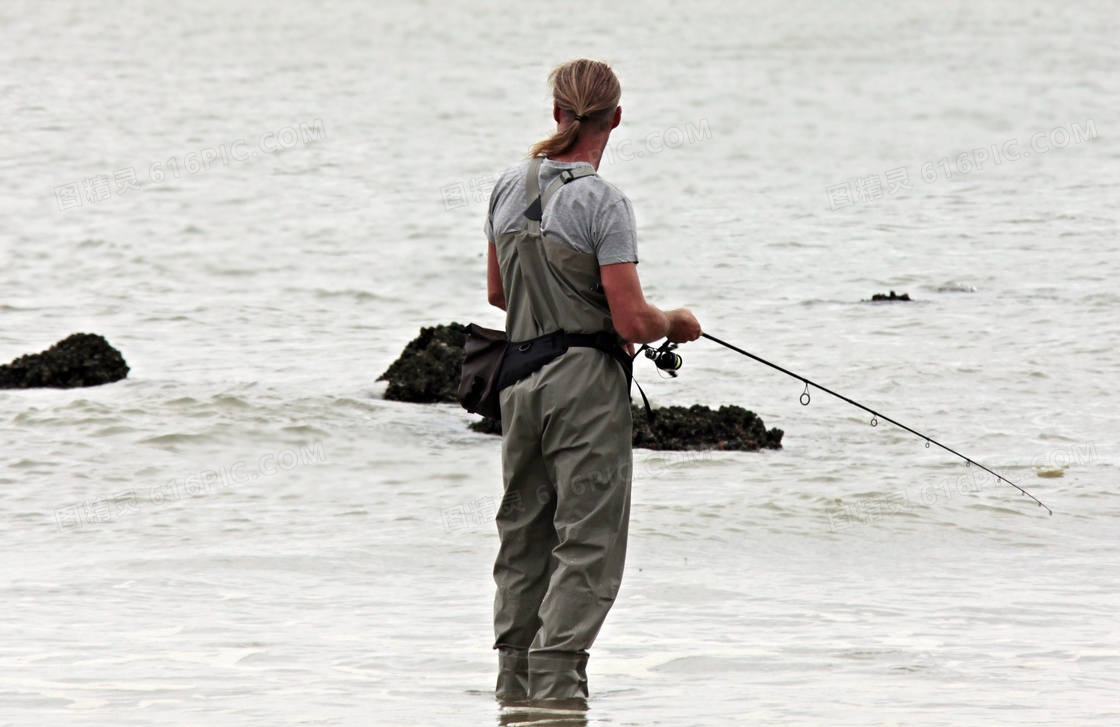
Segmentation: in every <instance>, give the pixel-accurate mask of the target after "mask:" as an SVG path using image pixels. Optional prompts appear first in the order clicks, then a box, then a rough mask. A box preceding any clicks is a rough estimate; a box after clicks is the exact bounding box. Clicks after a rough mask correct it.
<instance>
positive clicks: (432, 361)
mask: <svg viewBox="0 0 1120 727" xmlns="http://www.w3.org/2000/svg"><path fill="white" fill-rule="evenodd" d="M466 342H467V327H466V326H464V325H462V324H461V323H449V324H448V325H446V326H433V327H431V328H421V329H420V335H419V336H417V337H416V338H414V339H412V340H411V341H410V342H409V343H408V345H407V346H405V347H404V351H402V352H401V355H400V358H398V359H397V360H396V361H394V362H393V363H392V365H390V366H389V368H387V369H386V370H385V373H383V374H381V376H379V377H378V378H377V380H378V381H388V382H389V387H388V388H387V389H386V390H385V398H386V399H394V400H396V401H409V402H413V403H417V404H435V403H440V402H456V403H457V402H458V401H459V379H460V378H462V375H463V355H464V354H463V345H464V344H465V343H466Z"/></svg>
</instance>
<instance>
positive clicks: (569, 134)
mask: <svg viewBox="0 0 1120 727" xmlns="http://www.w3.org/2000/svg"><path fill="white" fill-rule="evenodd" d="M548 84H549V85H550V86H552V100H553V101H555V102H556V105H557V106H559V107H560V111H561V112H563V113H567V114H571V115H572V117H573V120H572V123H570V124H568V126H566V127H565V128H564V130H563V131H557V132H556V133H555V134H553V135H552V136H551V137H549V138H547V139H545V140H544V141H539V142H537V143H536V144H534V145H533V146H532V148H531V149H529V156H530V157H550V156H554V155H557V154H563V153H564V152H566V151H568V150H569V149H571V148H572V146H574V145H575V143H576V141H578V140H579V132H580V128H581V126H582V125H583V124H584V123H588V124H591V123H594V124H598V126H599V128H600V129H603V128H606V125H607V124H608V123H609V122H610V117H611V114H612V113H613V112H614V110H615V108H616V107H617V106H618V101H619V99H620V98H622V86H621V85H619V83H618V76H616V75H614V71H612V70H611V67H610V66H608V65H607V64H606V63H601V62H600V61H589V60H587V59H586V58H581V59H579V60H575V61H568V62H567V63H565V64H563V65H560V66H557V67H556V68H554V69H552V73H550V74H548Z"/></svg>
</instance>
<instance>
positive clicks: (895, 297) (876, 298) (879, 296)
mask: <svg viewBox="0 0 1120 727" xmlns="http://www.w3.org/2000/svg"><path fill="white" fill-rule="evenodd" d="M871 300H872V301H880V300H910V294H909V293H903V294H902V295H896V294H895V292H894V291H893V290H892V291H891V294H890V295H885V294H883V293H876V294H875V295H873V296H871Z"/></svg>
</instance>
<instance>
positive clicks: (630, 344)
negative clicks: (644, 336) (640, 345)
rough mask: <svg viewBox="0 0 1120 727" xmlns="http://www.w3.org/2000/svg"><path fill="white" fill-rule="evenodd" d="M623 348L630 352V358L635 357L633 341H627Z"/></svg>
mask: <svg viewBox="0 0 1120 727" xmlns="http://www.w3.org/2000/svg"><path fill="white" fill-rule="evenodd" d="M623 349H625V351H626V353H628V354H630V358H634V344H633V343H630V342H629V341H627V343H626V345H625V346H623Z"/></svg>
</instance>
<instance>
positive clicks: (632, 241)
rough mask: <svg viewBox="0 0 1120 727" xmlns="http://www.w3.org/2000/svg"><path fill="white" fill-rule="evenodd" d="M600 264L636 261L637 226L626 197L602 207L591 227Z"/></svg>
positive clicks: (632, 209) (632, 210)
mask: <svg viewBox="0 0 1120 727" xmlns="http://www.w3.org/2000/svg"><path fill="white" fill-rule="evenodd" d="M591 234H592V239H593V240H594V241H595V257H596V258H598V260H599V264H600V265H614V264H615V263H636V262H638V226H637V223H636V222H635V220H634V208H633V207H632V206H631V205H630V200H628V199H627V198H626V197H623V198H622V199H620V200H618V201H617V202H615V203H614V204H612V205H610V206H609V207H607V208H606V209H604V210H603V211H602V212H601V213H600V214H599V215H598V216H597V217H596V218H595V222H594V224H593V225H592V228H591Z"/></svg>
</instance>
